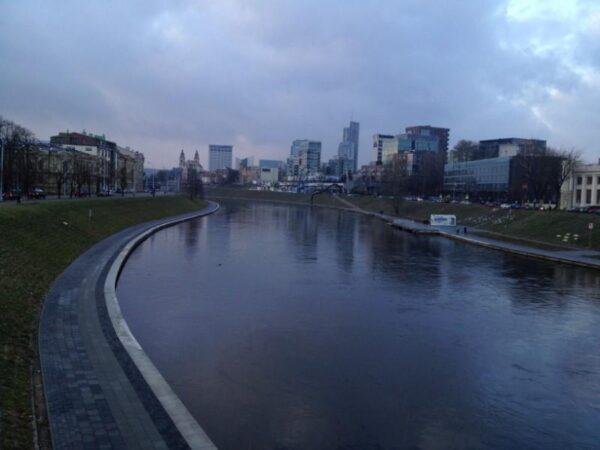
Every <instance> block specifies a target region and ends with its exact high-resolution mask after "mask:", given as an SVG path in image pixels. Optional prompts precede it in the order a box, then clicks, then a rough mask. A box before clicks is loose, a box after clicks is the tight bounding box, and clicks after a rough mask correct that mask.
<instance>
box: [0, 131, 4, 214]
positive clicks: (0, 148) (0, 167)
mask: <svg viewBox="0 0 600 450" xmlns="http://www.w3.org/2000/svg"><path fill="white" fill-rule="evenodd" d="M3 188H4V140H3V139H2V138H0V202H1V201H3V200H4V189H3Z"/></svg>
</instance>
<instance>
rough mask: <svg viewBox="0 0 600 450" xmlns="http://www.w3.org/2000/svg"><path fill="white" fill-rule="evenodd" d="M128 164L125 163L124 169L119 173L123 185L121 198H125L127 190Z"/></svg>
mask: <svg viewBox="0 0 600 450" xmlns="http://www.w3.org/2000/svg"><path fill="white" fill-rule="evenodd" d="M127 181H128V180H127V163H126V162H123V167H121V170H120V171H119V182H120V184H121V196H122V197H124V196H125V190H126V189H127Z"/></svg>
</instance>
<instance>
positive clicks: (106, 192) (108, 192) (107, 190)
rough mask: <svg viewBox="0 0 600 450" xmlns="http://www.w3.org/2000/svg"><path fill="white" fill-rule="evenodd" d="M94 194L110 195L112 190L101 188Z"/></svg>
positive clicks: (100, 195)
mask: <svg viewBox="0 0 600 450" xmlns="http://www.w3.org/2000/svg"><path fill="white" fill-rule="evenodd" d="M96 195H97V196H98V197H110V196H111V195H112V192H111V191H110V189H101V190H99V191H98V192H97V193H96Z"/></svg>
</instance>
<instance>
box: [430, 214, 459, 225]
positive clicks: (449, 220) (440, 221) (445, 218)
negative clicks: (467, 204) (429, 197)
mask: <svg viewBox="0 0 600 450" xmlns="http://www.w3.org/2000/svg"><path fill="white" fill-rule="evenodd" d="M429 223H430V224H431V225H433V226H448V227H453V226H456V216H455V215H452V214H431V215H430V216H429Z"/></svg>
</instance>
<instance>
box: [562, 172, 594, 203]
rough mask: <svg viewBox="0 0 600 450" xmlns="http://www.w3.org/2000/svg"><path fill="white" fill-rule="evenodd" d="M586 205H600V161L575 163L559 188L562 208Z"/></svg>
mask: <svg viewBox="0 0 600 450" xmlns="http://www.w3.org/2000/svg"><path fill="white" fill-rule="evenodd" d="M587 206H600V161H598V164H578V165H576V166H575V168H574V169H573V171H572V173H571V175H570V176H569V178H567V179H566V180H565V182H564V183H563V185H562V188H561V192H560V207H561V208H562V209H570V208H581V207H587Z"/></svg>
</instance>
